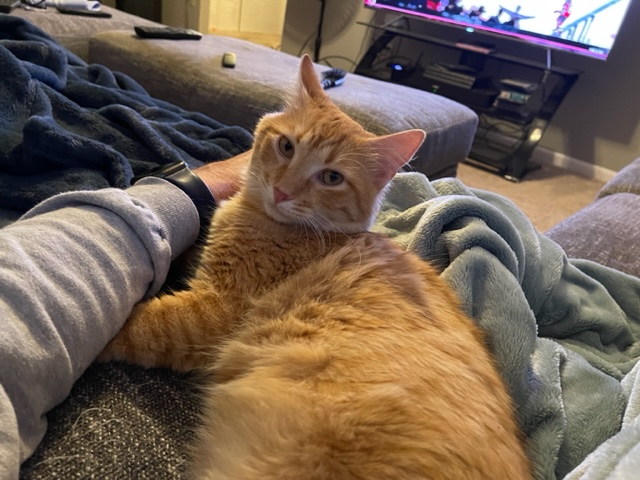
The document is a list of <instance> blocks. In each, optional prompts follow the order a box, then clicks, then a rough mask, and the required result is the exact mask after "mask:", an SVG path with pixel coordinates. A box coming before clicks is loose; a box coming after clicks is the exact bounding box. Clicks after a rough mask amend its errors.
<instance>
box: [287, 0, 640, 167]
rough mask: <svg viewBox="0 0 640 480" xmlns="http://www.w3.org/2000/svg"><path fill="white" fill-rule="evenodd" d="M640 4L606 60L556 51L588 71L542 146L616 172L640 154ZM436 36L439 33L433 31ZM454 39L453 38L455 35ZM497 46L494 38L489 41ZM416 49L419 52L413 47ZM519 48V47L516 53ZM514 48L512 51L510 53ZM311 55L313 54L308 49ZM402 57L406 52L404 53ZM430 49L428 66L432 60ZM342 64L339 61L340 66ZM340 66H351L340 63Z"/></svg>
mask: <svg viewBox="0 0 640 480" xmlns="http://www.w3.org/2000/svg"><path fill="white" fill-rule="evenodd" d="M371 15H372V13H371V11H370V10H368V9H364V8H363V11H362V12H361V14H360V18H361V19H366V18H370V17H371ZM390 18H391V16H389V15H388V14H386V15H385V14H376V21H378V22H379V23H381V22H383V21H385V20H387V19H390ZM411 27H412V30H413V31H422V32H423V33H425V34H428V35H435V36H442V37H443V38H447V36H448V37H451V38H449V39H451V40H454V41H457V40H459V37H460V35H461V31H458V30H456V31H453V30H452V29H439V28H438V27H435V26H434V25H433V24H431V23H428V22H421V21H412V22H411ZM286 31H287V27H286V23H285V39H284V41H283V50H285V51H288V52H289V53H293V54H297V53H298V51H299V49H300V43H297V44H296V43H295V42H292V41H291V40H290V39H287V38H286ZM638 31H640V2H637V1H634V2H631V5H630V7H629V13H628V16H627V19H626V22H625V24H624V25H623V27H622V30H621V31H620V33H619V35H618V38H617V40H616V45H615V46H614V49H613V51H612V53H611V55H610V56H609V59H608V60H607V61H606V62H602V61H599V60H594V59H590V58H586V57H579V56H575V55H569V54H564V53H562V52H554V53H553V54H552V59H553V63H554V64H555V65H558V66H563V67H566V68H571V69H576V70H580V71H582V72H583V74H582V76H581V77H580V79H579V80H578V81H577V83H576V84H575V85H574V87H573V89H572V91H571V92H569V95H567V97H566V98H565V100H564V102H563V104H562V105H561V106H560V108H559V110H558V112H557V114H556V116H555V117H554V119H553V120H552V122H551V124H550V126H549V128H548V129H547V131H546V132H545V134H544V136H543V137H542V140H541V141H540V144H539V145H540V146H542V147H544V148H547V149H550V150H553V151H555V152H558V153H561V154H564V155H567V156H569V157H572V158H577V159H579V160H582V161H584V162H587V163H590V164H594V165H599V166H602V167H605V168H609V169H611V170H619V169H620V168H622V167H623V166H624V165H626V164H628V163H629V162H631V161H632V160H633V159H635V158H636V157H639V156H640V126H639V125H640V43H639V42H638V33H637V32H638ZM434 32H435V33H434ZM366 33H367V29H366V28H364V27H362V26H359V25H354V26H352V27H351V28H350V29H349V30H348V31H347V32H345V34H344V35H343V36H341V37H340V38H338V39H336V40H335V41H334V42H332V43H331V44H330V45H328V46H327V47H326V48H324V49H323V51H322V56H327V55H343V56H346V57H349V58H352V59H356V57H357V55H358V52H359V50H360V45H361V42H362V39H363V38H364V35H365V34H366ZM452 35H453V37H452ZM488 40H490V41H491V42H494V43H497V42H496V41H495V39H493V38H491V39H488ZM410 43H411V42H404V43H403V49H405V50H404V51H407V53H408V55H407V56H409V57H410V58H416V57H417V54H419V52H415V51H411V46H410V45H409V44H410ZM497 47H498V48H499V49H500V50H501V51H505V52H506V53H517V54H521V53H522V52H523V51H525V52H529V53H527V54H531V55H537V56H540V58H539V59H540V60H541V61H544V59H545V58H546V57H545V52H544V51H543V50H541V49H539V48H533V47H531V48H530V47H527V46H523V45H522V44H517V45H515V46H514V44H513V43H504V44H502V45H501V44H498V45H497ZM413 48H417V47H416V46H414V47H413ZM514 49H517V50H516V51H514ZM509 50H512V52H509ZM307 51H310V50H307ZM400 53H403V51H402V50H401V52H400ZM427 56H428V53H427V50H425V53H424V56H423V62H424V61H428V59H427V58H426V57H427ZM336 63H338V62H336ZM334 66H339V67H341V68H345V66H348V63H341V64H338V65H334Z"/></svg>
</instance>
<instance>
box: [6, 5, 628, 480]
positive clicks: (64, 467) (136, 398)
mask: <svg viewBox="0 0 640 480" xmlns="http://www.w3.org/2000/svg"><path fill="white" fill-rule="evenodd" d="M110 11H111V10H110ZM113 13H114V16H113V18H112V19H110V20H108V21H105V20H103V19H85V18H83V17H66V16H62V15H58V14H56V13H55V12H45V13H37V12H24V11H16V14H17V15H21V16H27V17H29V19H30V20H32V21H33V22H34V23H36V24H37V25H39V26H40V27H42V28H43V29H44V30H45V31H48V32H50V33H51V34H52V35H53V36H54V37H55V38H56V39H58V40H59V41H61V42H62V43H63V44H64V45H66V46H67V47H68V48H70V49H71V50H72V51H74V52H75V53H77V54H79V55H80V56H81V57H83V58H85V59H89V60H91V61H94V62H100V63H104V64H106V65H107V66H109V67H110V68H112V69H114V70H115V69H117V70H120V71H124V72H125V73H127V74H129V75H131V76H132V77H134V78H135V79H137V80H138V81H139V82H140V83H141V84H142V85H143V86H144V87H145V88H147V89H148V90H149V91H150V92H151V93H152V94H153V95H157V96H158V97H161V98H165V99H167V100H171V101H174V102H175V103H177V104H179V105H181V106H183V107H185V108H190V109H193V110H199V111H202V112H204V113H207V114H209V115H211V116H213V117H216V118H218V119H219V120H221V121H223V122H224V123H228V124H239V125H243V126H245V127H247V128H250V127H252V126H253V124H254V123H255V121H256V119H257V118H258V117H259V115H261V114H262V113H263V112H265V111H269V110H272V109H274V108H277V106H278V104H279V102H280V98H281V94H282V93H283V91H284V89H285V88H287V83H288V82H289V79H290V78H292V75H293V74H294V73H295V69H296V66H297V59H295V58H294V57H290V56H288V55H285V54H281V53H278V52H275V51H272V50H269V49H265V48H263V47H259V46H255V45H252V44H248V43H247V42H243V41H240V40H235V39H228V38H223V37H207V38H205V39H204V40H202V41H200V42H191V43H184V42H183V43H179V44H178V43H175V42H166V41H141V40H138V39H136V38H133V37H132V33H131V26H132V25H133V24H142V23H148V22H145V21H143V20H141V19H138V18H135V17H131V16H129V15H126V14H123V13H121V12H116V11H113ZM227 50H231V51H234V52H236V53H237V54H238V67H237V68H236V69H235V70H223V69H222V68H221V67H220V55H221V52H223V51H227ZM318 69H319V70H321V67H318ZM383 91H384V92H386V93H385V95H389V96H382V93H381V92H383ZM330 93H331V95H332V96H333V98H335V100H336V101H337V102H338V103H340V104H341V105H342V106H343V107H344V108H345V109H346V110H347V111H348V112H349V113H350V114H352V115H353V116H354V117H356V118H357V119H358V120H360V121H362V122H363V123H365V125H367V126H368V127H369V128H370V129H372V130H374V131H376V132H378V133H384V132H388V131H393V130H394V129H400V128H407V127H420V128H424V129H425V130H427V132H428V133H429V142H427V145H426V147H425V149H424V150H422V151H421V152H420V153H419V158H418V162H417V163H416V169H417V170H419V171H421V172H422V173H425V174H427V175H428V176H430V177H431V178H432V179H433V178H437V177H438V176H443V175H451V174H454V173H455V167H456V165H457V164H458V163H459V162H460V161H461V160H463V159H464V156H465V155H466V153H467V151H468V148H469V145H470V142H471V139H472V136H473V128H474V126H475V122H476V119H475V116H474V115H473V114H472V113H471V112H470V111H469V110H468V109H466V108H465V107H462V106H460V105H458V104H456V103H454V102H450V101H448V100H446V99H443V98H440V97H437V96H434V95H430V94H427V93H424V92H419V91H415V90H412V89H408V88H404V87H398V88H397V89H396V88H395V87H393V88H391V89H389V86H388V85H387V84H381V83H379V82H376V81H374V80H370V79H364V78H359V77H358V76H355V75H350V76H349V78H348V83H347V84H346V85H345V86H344V87H339V88H336V89H333V90H331V91H330ZM638 193H640V159H638V160H636V161H635V162H633V163H632V164H630V165H629V166H627V167H626V168H625V169H623V170H622V171H621V172H620V173H619V174H618V175H617V176H616V177H615V178H614V179H613V180H611V181H610V182H609V183H607V185H605V187H604V188H603V189H602V190H601V192H600V193H599V195H598V197H597V198H596V199H595V200H594V202H593V203H592V204H591V205H589V206H588V207H586V208H585V209H583V210H582V211H580V212H578V213H577V214H575V215H573V216H571V217H570V218H568V219H566V220H565V221H563V222H561V223H560V224H558V225H557V226H555V227H554V228H552V229H551V230H549V231H548V232H546V236H547V237H548V238H550V239H552V240H554V241H555V242H557V243H558V244H559V245H561V246H562V247H563V248H564V249H565V251H566V252H567V254H568V256H569V257H575V258H586V259H592V260H595V261H597V262H600V263H602V264H604V265H608V266H610V267H613V268H616V269H619V270H622V271H624V272H627V273H629V274H631V275H634V276H640V258H639V255H638V240H637V239H638V238H640V227H639V226H638V222H634V221H633V220H634V219H635V218H636V217H637V212H638V210H639V208H638V207H639V206H640V197H639V196H638ZM198 409H199V404H198V396H197V391H196V387H194V382H192V381H191V378H190V377H189V376H183V375H176V374H174V373H173V372H168V371H165V370H159V369H158V370H156V369H154V370H143V369H140V368H137V367H133V366H127V365H120V364H108V365H94V366H92V367H91V368H90V369H89V370H88V371H87V372H86V373H85V375H83V377H82V378H81V379H80V380H79V381H78V382H77V383H76V385H75V386H74V389H73V392H72V393H71V395H70V396H69V398H68V399H67V400H66V401H65V402H64V403H63V404H61V405H60V406H59V407H57V408H56V409H54V410H53V411H52V412H50V414H49V415H48V420H49V425H50V426H49V430H48V433H47V435H46V437H45V439H44V441H43V443H42V444H41V446H40V448H39V449H38V450H37V451H36V453H35V454H34V455H33V457H32V458H30V459H29V460H28V461H27V462H26V463H25V464H24V466H23V471H22V477H23V478H29V479H38V478H43V479H44V478H84V477H87V478H183V477H184V475H185V472H186V471H187V465H188V459H187V457H186V451H187V450H186V445H187V444H188V442H189V441H190V439H191V436H192V432H193V427H194V426H195V425H196V424H197V414H198Z"/></svg>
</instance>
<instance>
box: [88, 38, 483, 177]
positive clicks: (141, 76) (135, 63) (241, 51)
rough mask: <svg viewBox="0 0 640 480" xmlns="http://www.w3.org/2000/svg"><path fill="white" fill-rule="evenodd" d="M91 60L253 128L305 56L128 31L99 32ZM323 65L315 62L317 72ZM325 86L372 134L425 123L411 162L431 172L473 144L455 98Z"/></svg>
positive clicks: (470, 123) (467, 117)
mask: <svg viewBox="0 0 640 480" xmlns="http://www.w3.org/2000/svg"><path fill="white" fill-rule="evenodd" d="M224 52H234V53H235V54H236V55H237V64H236V68H234V69H228V68H223V67H222V66H221V60H222V55H223V53H224ZM89 59H90V61H91V62H95V63H102V64H104V65H106V66H107V67H109V68H111V69H112V70H117V71H121V72H124V73H126V74H128V75H130V76H131V77H133V78H134V79H135V80H137V81H138V82H139V83H140V84H141V85H142V86H143V87H145V88H146V89H147V91H148V92H149V93H150V94H151V95H153V96H154V97H157V98H161V99H164V100H168V101H171V102H172V103H175V104H177V105H179V106H181V107H183V108H186V109H189V110H195V111H200V112H203V113H205V114H207V115H209V116H212V117H213V118H215V119H216V120H219V121H221V122H223V123H226V124H228V125H240V126H242V127H245V128H247V129H250V130H253V128H254V127H255V125H256V122H257V120H258V119H259V118H260V117H261V116H262V115H263V114H264V113H267V112H270V111H274V110H277V109H279V108H280V105H281V103H282V98H283V96H284V95H285V93H286V91H287V90H288V89H289V88H291V85H292V83H293V82H294V81H295V78H296V76H297V69H298V64H299V62H300V60H299V59H298V58H297V57H295V56H292V55H288V54H286V53H282V52H278V51H275V50H272V49H269V48H267V47H264V46H261V45H257V44H253V43H250V42H247V41H244V40H241V39H237V38H230V37H222V36H215V35H205V36H204V37H203V38H202V40H200V41H171V40H142V39H139V38H137V37H136V36H135V35H134V34H133V32H132V31H131V30H129V31H114V32H101V33H99V34H97V35H95V36H94V37H93V38H92V39H91V41H90V47H89ZM326 68H327V67H321V66H319V65H318V66H317V70H318V71H319V72H320V71H322V70H324V69H326ZM327 92H328V94H329V95H330V96H331V98H332V99H333V100H334V101H335V102H336V103H337V104H338V105H340V106H341V107H342V108H343V109H344V110H345V112H346V113H348V114H349V115H350V116H351V117H353V118H354V119H355V120H357V121H358V122H360V123H361V124H362V125H364V127H365V128H367V129H368V130H370V131H371V132H373V133H377V134H385V133H391V132H397V131H400V130H405V129H409V128H422V129H424V130H425V131H426V132H427V140H426V142H425V144H424V145H423V147H422V148H421V149H420V150H419V151H418V153H417V155H416V159H415V160H414V161H413V163H412V166H413V168H415V169H416V170H417V171H419V172H422V173H424V174H426V175H428V176H430V177H431V178H438V177H442V176H448V175H455V173H456V169H457V165H458V163H459V162H461V161H462V160H464V158H465V156H466V155H467V153H468V151H469V148H470V146H471V142H472V140H473V135H474V133H475V128H476V124H477V116H476V114H475V113H473V112H472V111H471V110H470V109H468V108H467V107H465V106H463V105H461V104H459V103H456V102H454V101H451V100H448V99H446V98H443V97H440V96H438V95H434V94H431V93H427V92H423V91H420V90H416V89H412V88H409V87H404V86H401V85H394V84H391V83H385V82H381V81H378V80H373V79H370V78H366V77H362V76H359V75H355V74H349V75H348V76H347V78H346V81H345V83H344V84H343V85H342V86H340V87H337V88H333V89H331V90H328V91H327Z"/></svg>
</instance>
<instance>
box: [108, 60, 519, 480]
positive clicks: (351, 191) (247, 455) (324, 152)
mask: <svg viewBox="0 0 640 480" xmlns="http://www.w3.org/2000/svg"><path fill="white" fill-rule="evenodd" d="M423 140H424V132H422V131H420V130H411V131H406V132H402V133H398V134H394V135H388V136H383V137H376V136H374V135H373V134H370V133H368V132H366V131H365V130H364V129H363V128H362V127H361V126H360V125H358V124H357V123H355V122H354V121H353V120H351V119H349V118H348V117H347V116H346V115H345V114H343V113H342V112H341V111H340V110H339V109H338V108H337V107H336V106H335V105H334V104H332V103H331V102H330V100H329V99H328V97H327V96H326V95H325V93H324V92H323V91H322V88H321V86H320V84H319V81H318V78H317V76H316V74H315V71H314V69H313V66H312V63H311V61H310V59H309V58H308V57H305V58H303V60H302V63H301V67H300V87H299V91H298V92H297V93H296V95H294V98H293V99H292V100H291V101H290V102H289V104H288V106H287V108H286V109H285V111H284V112H282V113H277V114H272V115H267V116H265V117H264V118H263V119H262V120H261V122H260V123H259V125H258V127H257V130H256V133H255V143H254V149H253V154H252V158H251V163H250V166H249V173H248V177H247V179H246V183H245V185H244V187H243V189H242V190H241V191H240V193H239V194H238V195H236V196H235V197H234V198H233V199H232V200H230V201H229V202H228V203H227V204H225V205H224V206H222V207H221V208H220V209H219V210H218V211H217V212H216V214H215V217H214V220H213V228H212V234H211V235H210V238H209V239H208V244H207V246H206V248H205V250H204V253H203V256H202V259H201V264H200V266H199V268H198V270H197V272H196V275H195V278H194V279H193V280H192V281H191V282H190V289H189V290H188V291H183V292H178V293H175V294H171V295H164V296H161V297H159V298H156V299H153V300H150V301H148V302H146V303H143V304H141V305H139V306H138V307H137V308H136V309H135V310H134V312H133V314H132V316H131V318H130V319H129V320H128V322H127V324H126V325H125V327H124V328H123V330H122V331H121V332H120V334H119V335H118V336H117V337H116V338H115V339H114V340H113V341H112V342H111V343H110V344H109V346H108V347H107V349H105V351H104V352H103V354H102V356H101V359H102V360H106V359H120V360H126V361H129V362H134V363H138V364H141V365H145V366H149V367H150V366H166V367H171V368H174V369H178V370H189V369H205V370H207V371H211V372H212V374H213V376H212V378H213V380H212V382H211V384H210V386H208V387H207V388H206V390H205V398H204V405H205V408H204V410H205V411H204V415H203V424H202V427H201V428H200V430H199V433H198V440H197V442H196V444H195V445H194V455H193V460H194V462H193V474H194V476H195V478H211V479H242V480H249V479H261V480H264V479H427V478H429V479H475V478H478V479H479V478H484V479H509V480H514V479H524V478H530V473H529V464H528V460H527V458H526V456H525V454H524V451H523V446H522V443H521V439H520V437H519V432H518V428H517V427H516V423H515V421H514V417H513V412H512V404H511V400H510V397H509V395H508V394H507V392H506V389H505V386H504V384H503V382H502V380H501V377H500V375H499V374H498V372H497V371H496V367H495V365H494V363H493V360H492V358H491V355H490V354H489V352H488V351H487V348H486V347H485V345H484V342H483V337H482V335H481V333H480V331H479V330H478V329H477V328H476V327H475V326H474V323H473V322H472V321H471V320H470V319H469V318H467V317H466V316H465V315H464V314H463V313H462V312H461V311H460V309H459V307H458V305H457V301H456V299H455V297H454V295H453V294H452V292H451V290H450V289H449V288H448V287H447V285H446V284H445V283H444V282H443V281H442V280H441V279H440V278H439V276H438V274H437V272H436V271H435V270H434V269H433V268H432V267H430V266H429V265H428V264H427V263H425V262H423V261H421V260H420V259H418V258H417V257H416V256H415V255H413V254H410V253H407V252H403V251H401V250H400V249H399V248H398V247H396V246H395V245H394V244H393V243H392V242H391V241H390V240H388V239H386V238H384V237H382V236H380V235H377V234H373V233H370V232H367V228H368V227H369V226H370V224H371V222H372V220H373V218H374V215H375V213H376V209H377V204H378V201H379V198H380V196H381V192H382V191H383V189H384V187H385V186H386V184H387V183H388V182H389V180H390V179H391V178H392V177H393V175H394V174H395V173H396V171H397V170H398V169H399V168H400V167H402V166H403V165H404V164H405V163H407V162H408V161H409V160H410V159H411V157H412V156H413V155H414V154H415V152H416V150H417V149H418V148H419V146H420V145H421V143H422V141H423Z"/></svg>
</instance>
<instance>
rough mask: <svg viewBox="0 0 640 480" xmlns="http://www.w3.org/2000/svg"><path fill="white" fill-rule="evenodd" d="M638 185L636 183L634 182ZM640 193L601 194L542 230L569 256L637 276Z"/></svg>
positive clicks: (639, 266) (639, 267) (638, 269)
mask: <svg viewBox="0 0 640 480" xmlns="http://www.w3.org/2000/svg"><path fill="white" fill-rule="evenodd" d="M636 187H638V185H636ZM639 211H640V196H639V195H636V194H633V193H617V194H615V195H607V196H604V197H602V198H600V199H598V200H596V201H595V202H593V203H592V204H590V205H588V206H587V207H585V208H583V209H582V210H580V211H579V212H577V213H576V214H574V215H572V216H571V217H569V218H567V219H566V220H563V221H562V222H560V223H559V224H558V225H556V226H555V227H553V228H552V229H550V230H549V231H548V232H546V236H547V237H549V238H551V239H552V240H553V241H555V242H556V243H558V244H559V245H560V246H561V247H563V248H564V249H565V252H566V253H567V255H568V256H569V257H570V258H586V259H589V260H593V261H595V262H598V263H601V264H603V265H607V266H609V267H612V268H615V269H617V270H621V271H623V272H626V273H628V274H630V275H634V276H637V277H640V256H639V255H638V239H640V223H638V222H633V221H629V219H634V218H637V217H638V212H639Z"/></svg>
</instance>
